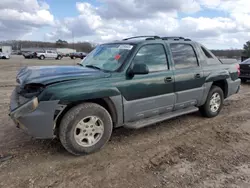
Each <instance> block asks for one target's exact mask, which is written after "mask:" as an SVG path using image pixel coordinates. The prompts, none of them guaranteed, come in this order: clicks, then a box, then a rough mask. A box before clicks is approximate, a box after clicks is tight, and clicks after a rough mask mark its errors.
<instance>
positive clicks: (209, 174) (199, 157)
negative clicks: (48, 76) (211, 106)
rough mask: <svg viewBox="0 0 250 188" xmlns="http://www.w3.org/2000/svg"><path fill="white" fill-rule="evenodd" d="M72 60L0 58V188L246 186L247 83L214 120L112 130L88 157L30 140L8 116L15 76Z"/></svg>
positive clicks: (249, 181) (249, 146) (196, 117)
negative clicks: (24, 70) (23, 68)
mask: <svg viewBox="0 0 250 188" xmlns="http://www.w3.org/2000/svg"><path fill="white" fill-rule="evenodd" d="M79 61H80V60H79V59H78V60H71V59H69V58H63V59H62V60H61V61H58V60H44V61H41V60H32V59H31V60H30V59H27V60H25V59H24V58H23V57H22V56H13V57H12V58H11V59H10V60H0V98H1V101H0V104H1V105H0V121H1V123H0V153H5V154H6V153H9V154H12V156H13V158H12V159H10V160H8V161H5V162H2V163H0V187H8V188H11V187H20V188H22V187H25V188H26V187H86V188H92V187H93V188H99V187H102V188H106V187H119V188H128V187H131V188H135V187H137V188H140V187H141V188H154V187H197V188H200V187H225V188H230V187H246V188H248V187H250V115H249V114H250V112H249V109H250V83H248V84H243V85H242V88H241V91H240V93H239V94H237V95H235V96H232V97H231V98H229V99H228V100H226V101H225V106H224V108H223V110H222V111H221V114H220V115H219V116H218V117H216V118H214V119H206V118H203V117H201V116H200V114H199V113H194V114H190V115H186V116H182V117H179V118H175V119H172V120H169V121H165V122H163V123H161V124H157V125H153V126H151V127H148V128H143V129H140V130H127V129H124V128H120V129H117V130H115V131H114V133H113V136H112V138H111V140H110V142H109V143H108V144H107V145H106V147H104V148H103V149H102V150H101V151H99V152H97V153H94V154H92V155H88V156H83V157H75V156H72V155H70V154H68V153H67V152H66V151H65V150H64V148H63V147H62V146H61V144H60V142H59V141H58V140H52V141H51V140H34V139H32V138H31V137H30V136H27V135H25V134H24V133H22V132H21V131H20V130H18V129H17V128H16V127H15V126H14V124H13V123H12V121H11V120H10V118H9V117H8V105H9V97H10V94H11V92H12V90H13V88H14V85H15V75H16V73H17V70H18V69H19V68H20V67H21V66H24V65H55V64H57V65H72V64H76V63H77V62H79Z"/></svg>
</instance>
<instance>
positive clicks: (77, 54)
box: [69, 52, 87, 59]
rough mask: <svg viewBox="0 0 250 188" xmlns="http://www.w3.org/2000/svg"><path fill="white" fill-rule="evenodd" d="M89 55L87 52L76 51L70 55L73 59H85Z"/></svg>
mask: <svg viewBox="0 0 250 188" xmlns="http://www.w3.org/2000/svg"><path fill="white" fill-rule="evenodd" d="M86 56H87V53H86V52H74V53H70V55H69V57H70V58H71V59H76V58H80V59H83V58H85V57H86Z"/></svg>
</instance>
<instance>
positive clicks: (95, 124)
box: [74, 116, 104, 147]
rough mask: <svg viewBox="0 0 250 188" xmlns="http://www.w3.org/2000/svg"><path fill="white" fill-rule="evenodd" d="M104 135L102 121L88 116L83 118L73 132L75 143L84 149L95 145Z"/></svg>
mask: <svg viewBox="0 0 250 188" xmlns="http://www.w3.org/2000/svg"><path fill="white" fill-rule="evenodd" d="M103 133H104V124H103V122H102V120H101V119H100V118H98V117H96V116H88V117H85V118H83V119H82V120H81V121H80V122H79V123H78V124H77V125H76V128H75V131H74V138H75V141H76V142H77V143H78V144H79V145H81V146H84V147H90V146H93V145H95V144H96V143H97V142H98V141H99V140H100V139H101V137H102V135H103Z"/></svg>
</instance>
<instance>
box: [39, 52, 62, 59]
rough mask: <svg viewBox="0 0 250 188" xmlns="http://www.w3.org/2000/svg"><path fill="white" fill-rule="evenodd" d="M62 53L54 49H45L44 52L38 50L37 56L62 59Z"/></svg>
mask: <svg viewBox="0 0 250 188" xmlns="http://www.w3.org/2000/svg"><path fill="white" fill-rule="evenodd" d="M62 57H63V55H62V54H61V53H58V52H56V51H54V50H45V51H44V52H38V53H37V58H38V59H41V60H44V59H58V60H60V59H62Z"/></svg>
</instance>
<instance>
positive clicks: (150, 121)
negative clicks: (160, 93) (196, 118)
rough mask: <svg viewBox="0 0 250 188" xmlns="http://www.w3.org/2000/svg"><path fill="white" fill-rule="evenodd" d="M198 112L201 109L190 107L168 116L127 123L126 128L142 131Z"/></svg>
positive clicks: (163, 115)
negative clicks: (150, 126) (141, 129)
mask: <svg viewBox="0 0 250 188" xmlns="http://www.w3.org/2000/svg"><path fill="white" fill-rule="evenodd" d="M198 110H199V109H198V108H197V107H189V108H185V109H181V110H177V111H173V112H170V113H167V114H162V115H158V116H154V117H150V118H146V119H142V120H139V121H135V122H127V123H125V125H124V127H125V128H129V129H140V128H143V127H147V126H149V125H152V124H155V123H159V122H162V121H165V120H168V119H171V118H174V117H178V116H181V115H184V114H190V113H193V112H197V111H198Z"/></svg>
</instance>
